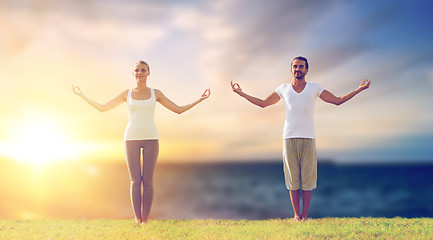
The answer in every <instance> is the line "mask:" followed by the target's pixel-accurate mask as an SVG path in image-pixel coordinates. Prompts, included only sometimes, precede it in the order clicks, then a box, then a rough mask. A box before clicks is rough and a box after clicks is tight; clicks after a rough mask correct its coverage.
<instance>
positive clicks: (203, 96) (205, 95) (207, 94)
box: [200, 88, 210, 101]
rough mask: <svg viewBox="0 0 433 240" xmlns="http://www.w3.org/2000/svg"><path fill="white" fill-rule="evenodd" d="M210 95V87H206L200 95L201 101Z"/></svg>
mask: <svg viewBox="0 0 433 240" xmlns="http://www.w3.org/2000/svg"><path fill="white" fill-rule="evenodd" d="M209 96H210V88H208V89H206V90H205V91H204V93H203V94H202V95H201V97H200V101H203V100H205V99H207V98H208V97H209Z"/></svg>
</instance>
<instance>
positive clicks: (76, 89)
mask: <svg viewBox="0 0 433 240" xmlns="http://www.w3.org/2000/svg"><path fill="white" fill-rule="evenodd" d="M72 91H73V92H74V93H75V94H76V95H78V96H81V90H80V88H79V87H78V86H77V85H72Z"/></svg>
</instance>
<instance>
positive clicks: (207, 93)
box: [155, 88, 210, 114]
mask: <svg viewBox="0 0 433 240" xmlns="http://www.w3.org/2000/svg"><path fill="white" fill-rule="evenodd" d="M155 95H156V101H158V102H159V103H161V105H162V106H164V107H165V108H167V109H169V110H171V111H173V112H175V113H177V114H181V113H183V112H185V111H187V110H189V109H191V108H192V107H194V106H195V105H197V104H199V103H200V102H201V101H203V100H205V99H207V98H208V97H209V96H210V88H208V89H206V91H204V93H203V94H202V95H201V97H200V99H198V100H197V101H195V102H193V103H191V104H188V105H185V106H178V105H177V104H176V103H174V102H172V101H171V100H170V99H168V98H167V97H166V96H165V95H164V94H163V93H162V92H161V91H160V90H157V89H155Z"/></svg>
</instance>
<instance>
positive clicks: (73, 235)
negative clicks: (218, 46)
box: [0, 218, 433, 240]
mask: <svg viewBox="0 0 433 240" xmlns="http://www.w3.org/2000/svg"><path fill="white" fill-rule="evenodd" d="M0 239H23V240H24V239H86V240H87V239H116V240H117V239H200V240H201V239H433V218H413V219H406V218H321V219H312V220H308V221H306V222H294V221H292V219H271V220H260V221H259V220H257V221H255V220H254V221H252V220H213V219H209V220H151V221H149V223H148V224H147V225H145V226H139V225H136V224H135V223H134V221H133V220H108V219H97V220H0Z"/></svg>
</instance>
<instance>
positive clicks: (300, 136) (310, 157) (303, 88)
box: [231, 57, 370, 221]
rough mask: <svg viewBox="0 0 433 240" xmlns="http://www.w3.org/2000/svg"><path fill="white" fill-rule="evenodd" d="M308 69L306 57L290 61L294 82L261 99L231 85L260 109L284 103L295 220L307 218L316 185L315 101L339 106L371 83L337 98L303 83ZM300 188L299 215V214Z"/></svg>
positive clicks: (287, 171)
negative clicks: (318, 100) (281, 100)
mask: <svg viewBox="0 0 433 240" xmlns="http://www.w3.org/2000/svg"><path fill="white" fill-rule="evenodd" d="M308 67H309V66H308V61H307V59H306V58H304V57H296V58H295V59H293V61H292V64H291V72H292V74H293V83H291V84H289V83H286V84H282V85H281V86H279V87H278V88H277V89H276V90H275V91H274V92H273V93H272V94H271V95H269V96H268V97H267V98H266V99H264V100H262V99H259V98H256V97H253V96H250V95H248V94H246V93H245V92H243V91H242V89H241V88H240V86H239V84H238V83H234V84H233V82H231V86H232V90H233V91H234V92H235V93H237V94H239V95H240V96H241V97H243V98H245V99H247V100H248V101H249V102H251V103H253V104H255V105H257V106H260V107H262V108H264V107H267V106H270V105H273V104H275V103H277V102H278V101H279V100H280V99H281V98H283V100H284V103H285V107H286V121H285V124H284V136H283V138H284V145H283V163H284V164H283V165H284V168H283V169H284V177H285V182H286V187H287V189H289V191H290V199H291V202H292V206H293V210H294V212H295V214H294V219H295V220H296V221H301V220H306V219H307V217H308V208H309V206H310V201H311V195H312V190H313V189H315V188H316V185H317V156H316V143H315V138H316V135H315V129H314V121H313V115H314V105H315V100H316V99H317V97H320V99H322V100H323V101H325V102H327V103H332V104H335V105H340V104H342V103H344V102H346V101H348V100H349V99H351V98H352V97H354V96H355V95H357V94H358V93H360V92H361V91H363V90H365V89H367V88H368V87H369V86H370V80H367V79H364V81H363V83H362V84H361V85H360V86H359V87H358V88H357V89H356V90H354V91H352V92H350V93H348V94H346V95H344V96H342V97H336V96H334V95H333V94H332V93H330V92H329V91H327V90H325V89H324V88H323V87H321V86H320V85H319V84H316V83H311V82H306V81H305V76H306V75H307V73H308ZM300 189H302V206H303V209H302V214H301V213H300V211H299V200H300V197H301V193H300Z"/></svg>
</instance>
